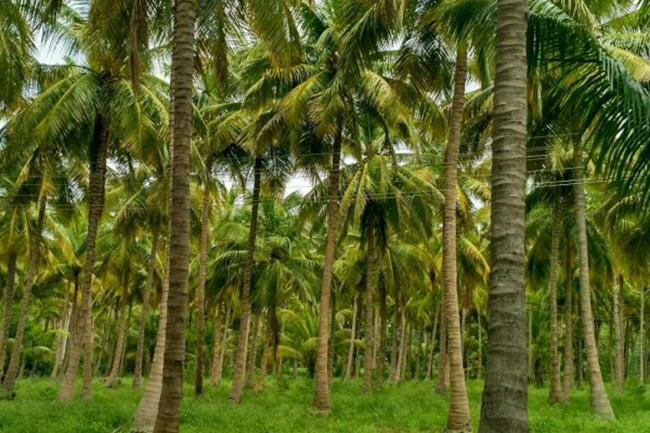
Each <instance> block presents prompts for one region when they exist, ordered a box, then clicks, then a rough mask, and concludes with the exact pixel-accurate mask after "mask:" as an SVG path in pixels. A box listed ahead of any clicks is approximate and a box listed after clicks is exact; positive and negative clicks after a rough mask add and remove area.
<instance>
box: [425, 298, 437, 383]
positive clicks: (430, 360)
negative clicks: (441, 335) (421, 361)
mask: <svg viewBox="0 0 650 433" xmlns="http://www.w3.org/2000/svg"><path fill="white" fill-rule="evenodd" d="M438 320H440V306H438V305H436V312H435V318H434V319H433V329H432V330H431V347H430V348H429V356H428V358H427V374H426V377H425V380H431V376H432V375H433V356H434V354H435V350H436V335H437V333H438Z"/></svg>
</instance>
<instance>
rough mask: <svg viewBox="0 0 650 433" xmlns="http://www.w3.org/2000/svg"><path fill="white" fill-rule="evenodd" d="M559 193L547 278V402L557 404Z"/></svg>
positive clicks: (554, 206)
mask: <svg viewBox="0 0 650 433" xmlns="http://www.w3.org/2000/svg"><path fill="white" fill-rule="evenodd" d="M558 195H559V192H556V198H555V203H554V205H553V235H552V239H551V269H550V276H549V289H548V290H549V294H550V300H549V303H550V311H549V315H550V330H549V332H550V338H549V339H550V343H551V348H550V349H551V390H550V392H549V396H548V398H549V402H550V403H551V404H555V403H558V402H559V401H560V400H561V396H562V385H561V383H560V374H561V373H560V355H559V351H558V342H557V341H558V338H557V276H558V267H559V266H558V255H559V250H560V236H561V230H562V214H561V211H560V204H559V203H558V198H557V197H558Z"/></svg>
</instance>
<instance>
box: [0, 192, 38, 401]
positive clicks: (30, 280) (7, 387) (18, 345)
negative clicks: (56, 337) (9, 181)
mask: <svg viewBox="0 0 650 433" xmlns="http://www.w3.org/2000/svg"><path fill="white" fill-rule="evenodd" d="M46 207H47V196H46V195H45V194H41V197H40V198H39V201H38V221H37V223H36V231H35V232H34V235H33V237H32V239H31V246H30V249H29V270H28V271H27V276H26V277H25V287H24V288H23V299H22V300H21V304H20V313H19V315H18V325H17V327H16V336H15V338H14V347H13V350H12V351H11V358H10V359H9V367H7V374H6V375H5V378H4V382H3V384H2V387H3V390H4V394H5V397H9V398H13V397H14V396H15V394H16V393H15V388H16V378H17V377H18V368H19V363H20V352H21V351H22V347H23V337H24V336H25V325H26V324H27V313H28V312H29V300H30V297H31V294H32V287H33V286H34V278H35V277H36V270H37V267H38V259H39V257H40V253H39V249H40V246H41V233H42V232H43V223H44V221H45V208H46Z"/></svg>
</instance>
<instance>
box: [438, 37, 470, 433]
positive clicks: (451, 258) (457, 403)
mask: <svg viewBox="0 0 650 433" xmlns="http://www.w3.org/2000/svg"><path fill="white" fill-rule="evenodd" d="M465 81H467V46H466V45H465V43H463V42H461V43H459V44H458V48H457V54H456V71H455V74H454V95H453V100H452V104H451V118H450V122H449V141H448V143H447V150H446V155H445V191H444V194H445V204H444V210H443V215H444V216H443V254H442V262H443V264H442V280H443V288H444V291H445V312H446V317H447V345H448V346H447V351H448V362H449V370H450V371H449V373H450V399H449V412H448V415H447V431H448V432H465V431H469V430H470V429H471V422H470V413H469V401H468V398H467V388H466V384H465V372H464V369H463V347H462V335H461V325H460V318H459V313H458V290H457V287H456V284H457V281H458V276H457V271H456V207H457V201H458V196H457V190H456V185H457V179H458V151H459V147H460V138H461V127H462V116H463V108H464V105H465Z"/></svg>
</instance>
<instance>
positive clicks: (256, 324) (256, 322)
mask: <svg viewBox="0 0 650 433" xmlns="http://www.w3.org/2000/svg"><path fill="white" fill-rule="evenodd" d="M252 321H253V328H252V329H251V348H250V353H249V354H248V358H247V360H246V361H247V363H248V364H247V365H246V381H245V386H246V389H253V388H254V386H255V369H256V364H257V346H258V342H259V335H260V318H259V317H258V316H256V315H253V317H252Z"/></svg>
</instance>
